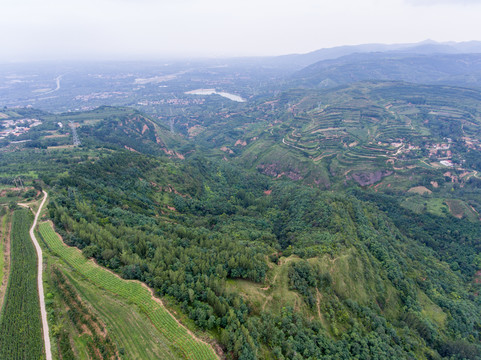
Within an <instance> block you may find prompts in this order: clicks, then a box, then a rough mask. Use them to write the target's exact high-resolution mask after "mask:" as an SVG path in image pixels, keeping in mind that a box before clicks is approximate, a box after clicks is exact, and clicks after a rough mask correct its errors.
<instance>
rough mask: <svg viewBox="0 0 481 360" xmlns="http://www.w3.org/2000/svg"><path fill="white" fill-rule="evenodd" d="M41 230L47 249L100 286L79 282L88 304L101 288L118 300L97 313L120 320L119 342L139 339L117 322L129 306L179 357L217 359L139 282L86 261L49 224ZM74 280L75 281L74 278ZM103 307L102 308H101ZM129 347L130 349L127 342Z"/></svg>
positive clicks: (124, 321) (122, 322) (125, 324)
mask: <svg viewBox="0 0 481 360" xmlns="http://www.w3.org/2000/svg"><path fill="white" fill-rule="evenodd" d="M39 230H40V233H41V235H42V237H43V239H44V240H45V241H46V243H47V246H48V247H49V248H50V249H51V250H52V251H53V252H54V253H55V254H57V255H58V256H60V257H61V258H62V259H63V260H65V261H66V262H67V263H68V264H69V265H70V266H72V267H73V268H74V270H76V271H77V272H78V273H79V274H80V275H81V276H83V277H85V278H86V279H88V280H89V282H91V283H92V284H94V285H95V286H96V287H97V289H95V288H94V287H93V286H92V285H90V287H89V286H88V283H87V285H85V284H84V282H77V285H78V288H79V290H80V292H81V293H82V295H83V296H84V297H85V298H86V299H87V300H88V301H89V302H91V303H95V302H96V301H99V298H98V297H97V298H96V294H99V292H98V288H102V289H103V294H107V295H108V297H110V298H111V299H115V300H118V301H117V303H116V304H115V302H113V303H109V301H107V300H103V301H100V304H98V308H97V310H98V311H99V312H100V313H101V314H102V315H103V316H104V317H105V318H106V319H107V322H108V321H109V318H110V319H111V320H113V319H115V321H118V323H117V324H115V325H112V327H113V328H114V331H115V328H116V329H117V331H121V332H123V333H122V334H119V335H118V336H119V341H120V339H122V338H123V339H124V341H128V339H129V338H130V341H136V340H137V339H135V337H133V334H132V331H131V330H132V328H131V327H129V321H131V320H128V319H127V318H124V319H118V317H119V315H118V313H117V311H120V309H122V308H124V309H125V306H127V305H128V306H129V307H131V306H132V305H133V306H134V308H136V309H138V310H139V311H138V314H139V319H141V320H143V321H147V319H146V318H145V317H147V318H148V320H150V321H151V322H152V324H153V325H154V326H155V327H156V329H157V331H159V332H160V334H161V335H162V337H163V339H164V340H163V341H162V338H161V339H160V343H162V344H170V345H171V346H172V347H173V349H172V350H171V351H172V352H173V353H175V354H178V355H179V356H178V357H180V358H189V359H215V358H217V357H216V355H215V354H214V351H213V350H212V348H211V347H210V346H208V345H206V344H204V343H200V342H198V341H195V340H194V339H193V338H192V336H191V335H190V334H189V333H188V332H187V330H186V329H185V328H183V327H181V326H179V325H178V324H177V323H176V321H175V320H174V318H173V317H172V316H171V315H170V314H169V313H168V312H167V311H166V310H165V308H164V307H163V306H162V305H161V304H159V303H158V302H156V301H155V300H154V299H153V298H152V296H151V293H150V291H149V290H147V289H146V288H145V287H143V286H142V285H141V284H140V283H138V282H132V281H125V280H122V279H120V278H119V277H117V276H116V275H114V274H112V273H110V272H108V271H107V270H104V269H103V268H101V267H100V266H98V265H95V264H94V263H93V262H91V261H89V260H87V259H85V258H84V257H83V256H82V255H81V253H80V252H79V251H78V250H77V249H75V248H70V247H68V246H66V245H65V244H63V242H62V241H61V240H60V238H59V237H58V235H56V234H55V233H54V232H53V229H52V227H51V225H50V224H49V223H43V224H40V226H39ZM72 279H73V278H72ZM73 280H74V281H75V279H73ZM102 304H103V306H101V305H102ZM129 310H130V309H129ZM141 327H142V325H141V323H139V325H138V328H141ZM126 329H128V330H126ZM146 332H148V330H147V329H143V333H144V334H145V333H146ZM145 336H146V337H147V338H148V337H149V335H147V334H145ZM137 341H138V343H137V344H136V347H137V348H138V347H139V346H140V345H141V344H140V341H141V337H140V336H139V338H138V340H137ZM126 344H127V347H128V346H129V345H128V342H127V343H126ZM144 346H145V344H144ZM158 346H159V347H160V348H162V347H163V346H162V345H160V344H158ZM164 346H165V345H164ZM166 358H169V357H166Z"/></svg>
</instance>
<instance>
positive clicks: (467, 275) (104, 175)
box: [45, 151, 481, 359]
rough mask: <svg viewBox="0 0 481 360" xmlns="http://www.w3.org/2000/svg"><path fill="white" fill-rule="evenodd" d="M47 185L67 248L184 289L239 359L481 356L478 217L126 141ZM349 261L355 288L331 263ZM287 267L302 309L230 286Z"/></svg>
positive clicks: (171, 292)
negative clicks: (158, 153)
mask: <svg viewBox="0 0 481 360" xmlns="http://www.w3.org/2000/svg"><path fill="white" fill-rule="evenodd" d="M45 181H46V183H47V185H48V186H50V187H52V189H53V190H54V194H55V195H54V198H53V201H52V202H51V203H50V205H49V213H50V217H51V218H52V219H53V220H54V222H55V224H56V227H57V231H58V232H59V233H60V234H61V235H62V236H63V238H64V240H65V241H66V242H67V243H68V244H70V245H75V246H78V247H79V248H81V249H82V251H83V253H84V255H85V256H87V257H93V258H95V259H96V261H97V262H98V263H99V264H101V265H104V266H106V267H108V268H110V269H112V270H114V271H116V272H118V273H120V274H121V275H122V276H123V277H124V278H126V279H138V280H141V281H144V282H146V283H147V284H148V285H149V286H151V287H152V288H154V289H155V291H156V292H157V293H158V294H159V295H161V296H164V297H168V298H171V299H173V300H174V301H175V302H177V303H178V304H179V305H180V306H181V308H182V310H183V311H184V312H185V313H186V314H188V316H189V317H190V318H191V319H192V320H193V321H194V322H195V324H196V325H197V326H198V327H199V328H202V329H205V330H207V331H209V332H210V333H211V334H213V336H215V337H216V338H217V339H218V341H219V343H220V344H221V345H222V347H223V348H224V350H225V353H226V356H227V357H228V358H238V359H256V358H260V357H266V358H278V359H279V358H286V359H319V358H326V359H328V358H332V359H350V358H360V359H365V358H372V359H385V358H393V359H394V358H399V359H406V358H412V359H414V358H419V357H423V358H433V359H436V358H450V357H454V358H459V359H462V358H468V359H476V358H479V356H481V348H480V346H479V345H478V343H479V340H480V336H481V334H480V330H481V315H480V314H481V312H480V311H479V310H480V306H481V302H480V300H479V298H478V297H477V295H475V294H474V289H471V288H470V286H469V283H470V281H471V280H472V278H473V276H474V273H475V272H476V270H477V266H479V265H480V264H479V255H476V254H478V253H479V247H480V242H479V239H480V235H481V227H480V226H479V225H478V224H473V223H471V222H469V221H468V220H466V219H459V220H458V219H454V218H441V217H439V218H436V217H435V216H431V215H419V216H415V214H412V213H410V212H409V211H408V210H406V209H403V208H402V207H401V206H399V204H398V203H397V201H398V200H396V199H395V198H393V197H382V196H377V195H372V196H371V195H369V194H367V193H363V192H356V191H354V192H349V193H343V192H327V191H322V190H319V189H316V188H312V187H307V186H304V185H302V184H299V183H293V182H291V181H288V180H285V181H273V180H272V179H271V178H269V177H266V176H264V175H261V174H259V173H256V172H246V171H244V170H242V169H240V168H238V167H236V166H234V165H232V164H229V163H227V162H217V161H212V160H206V159H204V158H202V157H200V156H193V157H191V158H189V159H188V160H186V161H174V160H172V159H168V158H158V157H152V156H148V155H141V154H137V153H133V152H128V151H118V152H115V153H113V154H111V155H104V156H102V157H101V158H100V159H98V160H96V161H95V160H90V161H86V162H84V163H82V164H79V165H76V166H74V167H72V168H71V169H70V171H69V172H68V173H64V174H62V175H60V176H59V177H57V178H55V179H52V178H49V177H46V178H45ZM340 258H346V259H347V260H346V261H347V269H344V271H346V272H347V274H346V276H347V277H349V278H351V279H352V281H354V283H355V284H356V285H355V286H356V288H355V289H352V290H353V291H349V289H347V290H346V289H343V288H341V284H340V283H339V282H338V281H335V280H334V278H336V279H338V278H339V277H338V274H336V273H333V272H332V269H331V270H330V269H329V268H326V267H325V266H324V265H323V260H326V259H330V260H327V261H331V262H335V261H336V260H337V259H340ZM286 259H287V260H294V261H286ZM286 263H287V264H286ZM278 266H288V276H287V277H288V284H287V285H288V287H289V289H290V290H291V291H295V292H297V293H298V294H299V295H300V296H301V298H302V301H301V303H302V306H301V307H299V306H297V307H296V306H294V305H293V304H291V305H289V304H286V306H284V307H282V309H281V311H280V312H279V313H278V312H275V311H269V307H267V308H266V309H259V308H258V307H255V306H253V304H252V303H251V301H250V299H249V297H245V296H239V294H238V293H236V292H235V291H232V290H231V288H230V287H229V286H228V284H229V282H231V281H240V280H242V279H243V281H249V282H251V283H259V284H264V283H266V282H268V280H269V279H268V277H269V271H270V269H271V268H273V267H278ZM344 280H346V279H344ZM356 290H358V291H356ZM363 294H368V296H366V295H363ZM319 299H322V300H319ZM321 313H322V315H321Z"/></svg>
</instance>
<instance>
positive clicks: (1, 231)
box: [0, 214, 7, 310]
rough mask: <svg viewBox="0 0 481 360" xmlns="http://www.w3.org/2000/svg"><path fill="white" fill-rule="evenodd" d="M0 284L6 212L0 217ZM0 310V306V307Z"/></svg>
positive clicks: (3, 264) (5, 232)
mask: <svg viewBox="0 0 481 360" xmlns="http://www.w3.org/2000/svg"><path fill="white" fill-rule="evenodd" d="M0 226H1V228H0V284H2V281H3V271H4V270H5V269H4V266H5V254H4V251H5V248H4V247H5V245H4V243H5V238H6V236H7V214H4V215H3V216H1V217H0ZM0 310H2V309H1V307H0Z"/></svg>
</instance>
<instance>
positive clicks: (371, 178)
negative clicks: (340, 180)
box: [347, 170, 393, 186]
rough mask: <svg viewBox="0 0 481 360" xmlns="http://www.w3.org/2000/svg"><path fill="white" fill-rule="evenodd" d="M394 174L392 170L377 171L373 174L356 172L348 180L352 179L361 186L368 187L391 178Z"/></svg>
mask: <svg viewBox="0 0 481 360" xmlns="http://www.w3.org/2000/svg"><path fill="white" fill-rule="evenodd" d="M392 173H393V171H391V170H377V171H373V172H355V173H353V174H352V175H351V176H349V177H348V178H347V179H348V180H349V179H350V178H352V179H353V180H354V181H355V182H357V183H358V184H359V185H361V186H368V185H372V184H375V183H377V182H378V181H380V180H381V179H382V178H384V177H386V176H389V175H391V174H392Z"/></svg>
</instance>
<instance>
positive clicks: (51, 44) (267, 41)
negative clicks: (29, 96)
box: [0, 0, 481, 61]
mask: <svg viewBox="0 0 481 360" xmlns="http://www.w3.org/2000/svg"><path fill="white" fill-rule="evenodd" d="M0 12H1V21H0V60H1V61H15V60H45V59H75V58H82V59H88V58H92V59H100V58H102V59H115V58H133V59H141V58H152V57H162V56H176V57H179V56H186V55H187V56H231V55H278V54H286V53H304V52H309V51H312V50H316V49H319V48H324V47H332V46H338V45H346V44H361V43H374V42H376V43H404V42H417V41H421V40H425V39H428V38H429V39H433V40H436V41H467V40H481V21H480V18H481V0H241V1H231V0H82V1H78V0H42V1H40V0H1V4H0Z"/></svg>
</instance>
